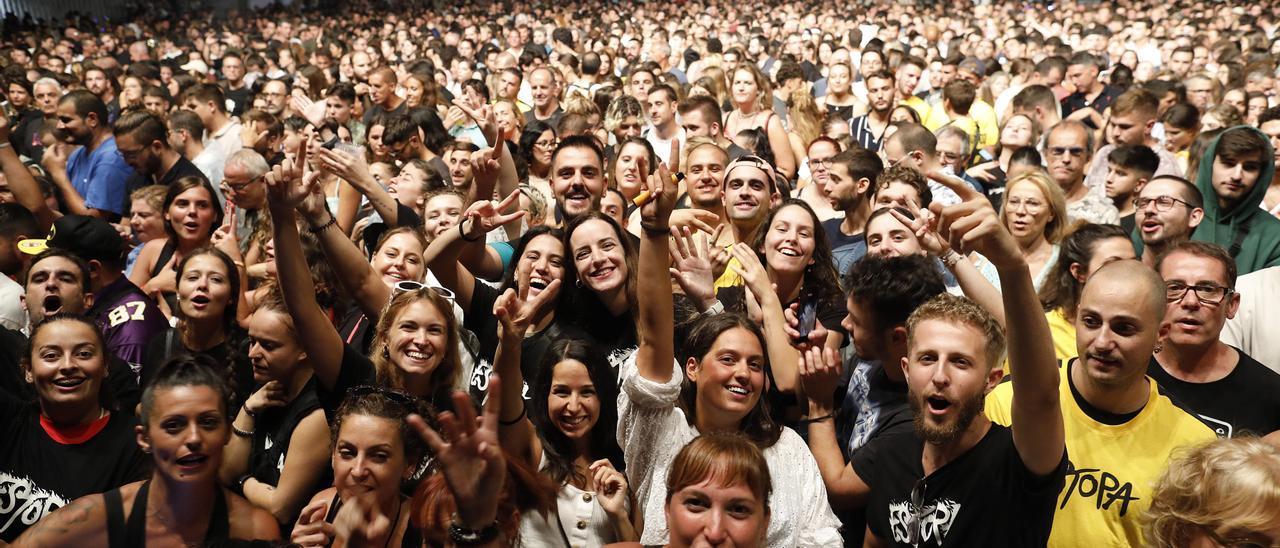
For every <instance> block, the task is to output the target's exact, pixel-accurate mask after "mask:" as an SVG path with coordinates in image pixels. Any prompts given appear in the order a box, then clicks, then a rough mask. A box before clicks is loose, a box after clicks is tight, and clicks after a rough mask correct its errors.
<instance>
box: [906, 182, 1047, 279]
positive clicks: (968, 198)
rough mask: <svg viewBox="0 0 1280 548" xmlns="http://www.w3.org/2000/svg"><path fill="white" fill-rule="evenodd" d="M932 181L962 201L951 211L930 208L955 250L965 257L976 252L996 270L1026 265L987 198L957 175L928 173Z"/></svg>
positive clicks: (938, 225) (946, 208)
mask: <svg viewBox="0 0 1280 548" xmlns="http://www.w3.org/2000/svg"><path fill="white" fill-rule="evenodd" d="M929 178H930V179H933V180H934V181H937V182H939V183H941V184H942V185H943V186H946V187H947V188H950V189H951V190H952V191H954V192H955V193H956V195H958V196H959V197H960V200H961V202H960V203H958V204H955V205H952V206H948V207H943V206H942V205H941V204H933V205H931V206H929V209H930V211H932V212H933V214H934V215H936V216H937V218H938V219H937V231H938V234H939V235H940V236H942V238H943V239H944V240H945V241H946V242H947V243H948V244H949V245H950V246H951V248H952V249H955V250H958V251H959V252H960V253H961V254H962V255H968V254H969V253H971V252H974V251H976V252H978V253H981V254H982V255H983V256H985V257H986V258H987V259H988V260H990V261H991V263H992V264H994V265H996V268H1008V267H1017V266H1018V265H1025V264H1026V259H1025V258H1023V256H1022V252H1021V251H1020V250H1019V249H1018V244H1017V243H1016V242H1015V241H1014V239H1013V235H1011V234H1009V231H1008V230H1006V229H1005V228H1004V226H1003V225H1002V224H1000V218H999V217H998V216H997V215H996V210H995V209H994V208H993V207H991V201H990V200H987V198H986V196H983V195H982V194H981V193H979V192H978V191H977V190H974V189H973V187H971V186H969V184H968V183H966V182H964V180H962V179H960V178H959V177H956V176H955V175H951V174H947V173H942V172H940V171H936V170H935V171H932V172H930V173H929Z"/></svg>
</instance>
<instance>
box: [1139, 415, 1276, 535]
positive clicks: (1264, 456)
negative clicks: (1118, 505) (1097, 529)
mask: <svg viewBox="0 0 1280 548" xmlns="http://www.w3.org/2000/svg"><path fill="white" fill-rule="evenodd" d="M1143 522H1144V530H1143V533H1144V534H1145V535H1146V537H1147V545H1148V546H1152V547H1154V548H1175V547H1184V546H1194V547H1200V546H1275V545H1276V544H1277V543H1280V447H1277V446H1276V445H1275V444H1273V443H1270V442H1268V441H1266V440H1263V439H1260V438H1253V437H1239V438H1223V439H1218V440H1214V441H1211V442H1209V443H1207V444H1204V445H1201V446H1199V447H1195V448H1191V449H1189V450H1186V451H1185V452H1184V453H1182V454H1181V455H1178V456H1176V457H1174V459H1173V460H1172V461H1170V462H1169V469H1168V470H1166V471H1165V473H1164V475H1163V476H1161V477H1160V479H1159V481H1158V482H1157V483H1156V487H1155V491H1153V492H1152V496H1151V507H1150V508H1148V509H1147V513H1146V515H1144V516H1143Z"/></svg>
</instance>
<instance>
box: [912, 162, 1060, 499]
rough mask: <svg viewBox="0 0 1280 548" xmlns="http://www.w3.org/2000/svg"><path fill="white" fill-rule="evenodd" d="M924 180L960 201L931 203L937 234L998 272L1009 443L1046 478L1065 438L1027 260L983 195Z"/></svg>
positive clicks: (1045, 328) (949, 181) (953, 181)
mask: <svg viewBox="0 0 1280 548" xmlns="http://www.w3.org/2000/svg"><path fill="white" fill-rule="evenodd" d="M929 177H930V178H932V179H933V180H935V181H938V182H939V183H942V184H943V185H946V186H947V187H948V188H950V189H951V190H953V191H955V193H956V194H957V195H959V196H960V198H961V200H962V201H961V202H960V203H959V204H956V205H953V206H950V207H946V208H943V207H941V206H939V205H936V204H935V205H934V213H935V214H937V215H938V223H939V224H938V226H939V230H938V233H939V234H941V235H942V236H943V237H944V238H946V239H947V240H948V241H949V242H950V244H951V246H952V247H953V248H955V249H959V250H960V251H961V252H962V253H968V252H970V251H977V252H979V253H981V254H982V255H984V256H985V257H987V259H989V260H990V261H991V262H992V264H994V265H995V266H996V270H997V271H998V272H999V273H1000V286H1001V288H1002V290H1003V299H1004V310H1005V314H1006V317H1007V320H1006V325H1007V336H1006V339H1007V340H1008V345H1009V352H1008V353H1009V368H1010V373H1011V374H1012V375H1013V405H1012V410H1011V411H1012V419H1013V424H1012V429H1013V443H1014V445H1015V446H1016V447H1017V449H1018V455H1019V456H1021V457H1022V463H1023V464H1024V465H1026V467H1027V469H1028V470H1030V471H1031V472H1032V473H1034V474H1037V475H1041V476H1043V475H1047V474H1049V473H1051V472H1053V471H1054V470H1055V469H1056V468H1057V467H1058V465H1059V464H1060V463H1061V462H1062V456H1063V453H1064V451H1066V441H1065V440H1066V435H1065V433H1064V431H1063V425H1062V407H1061V406H1060V404H1059V402H1058V364H1057V359H1056V358H1055V357H1054V353H1053V339H1052V337H1051V336H1050V333H1049V323H1048V321H1047V320H1046V319H1045V317H1044V311H1043V309H1042V308H1041V307H1040V300H1039V298H1037V297H1036V290H1035V286H1034V284H1033V283H1032V281H1031V273H1030V271H1029V270H1028V268H1027V262H1026V259H1024V258H1023V256H1022V253H1021V252H1020V251H1019V250H1018V246H1017V244H1016V243H1015V242H1014V240H1013V236H1012V235H1011V234H1009V232H1008V231H1007V230H1005V228H1004V226H1003V225H1001V224H1000V221H999V218H998V217H997V216H996V212H995V209H993V208H992V207H991V202H990V201H989V200H987V199H986V197H984V196H982V195H981V194H979V193H978V191H976V190H974V189H973V188H972V187H970V186H969V185H967V184H965V183H964V181H962V180H960V179H959V178H957V177H954V176H949V175H946V174H940V173H931V174H929Z"/></svg>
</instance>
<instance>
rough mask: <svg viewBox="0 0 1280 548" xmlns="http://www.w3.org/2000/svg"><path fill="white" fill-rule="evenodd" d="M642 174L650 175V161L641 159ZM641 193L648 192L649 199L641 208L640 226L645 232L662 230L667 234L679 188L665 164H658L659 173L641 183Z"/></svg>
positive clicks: (654, 173) (651, 175) (639, 167)
mask: <svg viewBox="0 0 1280 548" xmlns="http://www.w3.org/2000/svg"><path fill="white" fill-rule="evenodd" d="M637 169H638V170H639V172H640V173H649V166H648V161H647V160H646V159H644V158H641V159H640V161H639V162H638V167H637ZM640 190H641V193H644V192H648V193H649V199H648V201H647V202H645V203H644V205H642V206H640V225H641V226H642V227H644V228H645V230H661V231H663V232H666V231H667V230H668V228H669V227H670V226H671V225H670V219H671V211H672V210H674V209H675V207H676V197H677V196H676V194H677V193H678V192H677V191H678V188H677V185H676V183H674V182H673V181H672V180H671V172H670V171H668V170H667V165H666V164H664V163H659V164H658V169H657V171H655V172H653V173H649V176H648V177H647V178H646V179H645V180H643V181H642V182H641V185H640Z"/></svg>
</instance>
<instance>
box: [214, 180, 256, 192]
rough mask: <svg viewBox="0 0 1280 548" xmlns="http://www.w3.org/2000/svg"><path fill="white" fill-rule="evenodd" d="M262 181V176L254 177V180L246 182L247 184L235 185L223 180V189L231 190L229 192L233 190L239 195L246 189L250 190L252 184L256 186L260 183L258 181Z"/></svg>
mask: <svg viewBox="0 0 1280 548" xmlns="http://www.w3.org/2000/svg"><path fill="white" fill-rule="evenodd" d="M261 180H262V176H258V177H254V178H252V179H249V181H248V182H245V183H233V182H231V181H228V180H226V179H223V180H222V187H223V188H226V189H229V190H232V191H234V192H237V193H239V192H244V189H246V188H249V185H252V184H254V183H256V182H258V181H261Z"/></svg>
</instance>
